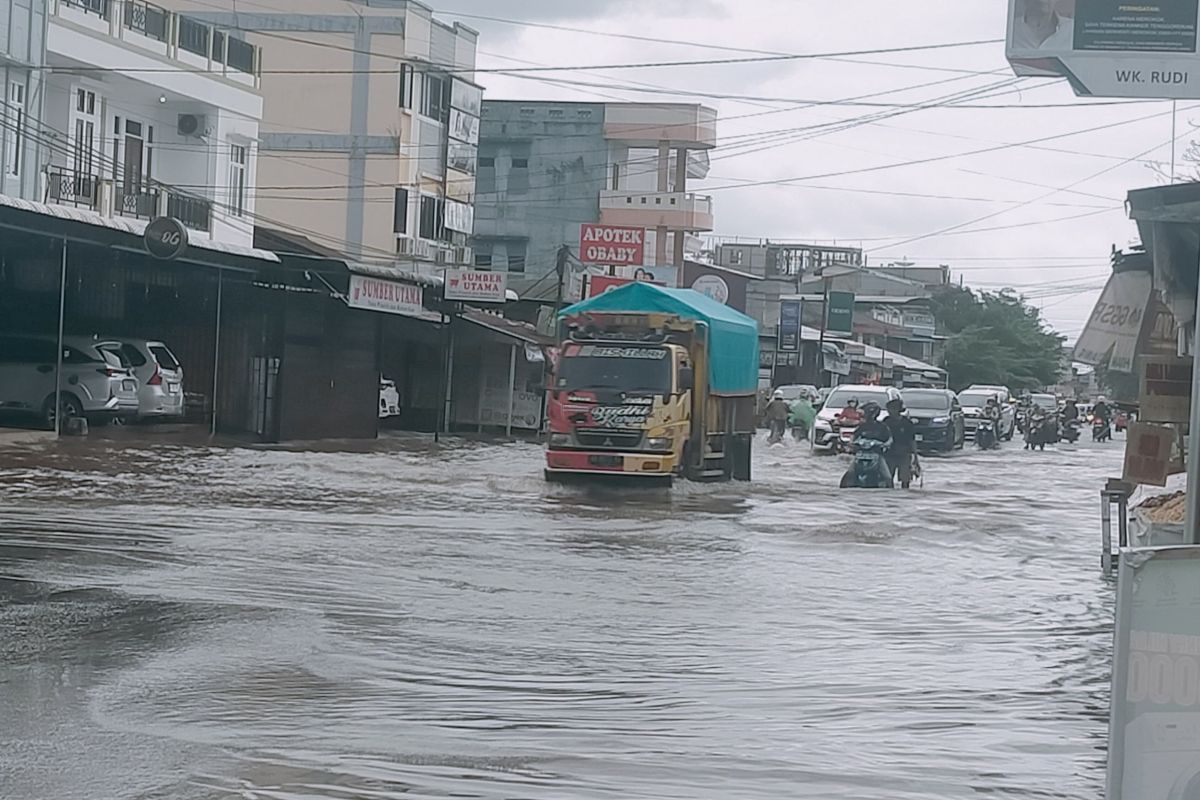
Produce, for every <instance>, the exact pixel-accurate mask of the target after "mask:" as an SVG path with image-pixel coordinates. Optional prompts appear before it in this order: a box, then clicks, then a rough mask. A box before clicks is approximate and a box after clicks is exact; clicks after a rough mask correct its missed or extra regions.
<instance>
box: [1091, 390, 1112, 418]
mask: <svg viewBox="0 0 1200 800" xmlns="http://www.w3.org/2000/svg"><path fill="white" fill-rule="evenodd" d="M1092 416H1094V417H1098V418H1100V419H1102V420H1104V424H1105V425H1108V424H1110V423H1111V422H1112V407H1111V406H1109V404H1108V400H1106V399H1105V397H1104V395H1100V396H1099V397H1097V398H1096V405H1094V406H1092Z"/></svg>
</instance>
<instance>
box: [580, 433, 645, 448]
mask: <svg viewBox="0 0 1200 800" xmlns="http://www.w3.org/2000/svg"><path fill="white" fill-rule="evenodd" d="M644 435H645V433H644V432H643V431H623V430H608V429H605V428H589V429H580V428H576V429H575V438H576V439H577V440H579V444H580V445H582V446H583V447H595V448H598V449H603V450H637V449H638V448H640V447H641V446H642V437H643V436H644Z"/></svg>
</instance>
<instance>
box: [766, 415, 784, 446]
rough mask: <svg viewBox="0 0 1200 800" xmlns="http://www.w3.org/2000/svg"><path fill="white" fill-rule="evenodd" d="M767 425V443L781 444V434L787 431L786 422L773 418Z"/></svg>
mask: <svg viewBox="0 0 1200 800" xmlns="http://www.w3.org/2000/svg"><path fill="white" fill-rule="evenodd" d="M769 425H770V430H771V435H770V436H768V437H767V444H781V443H782V442H783V434H784V433H785V432H786V431H787V422H785V421H784V420H781V419H773V420H771V422H770V423H769Z"/></svg>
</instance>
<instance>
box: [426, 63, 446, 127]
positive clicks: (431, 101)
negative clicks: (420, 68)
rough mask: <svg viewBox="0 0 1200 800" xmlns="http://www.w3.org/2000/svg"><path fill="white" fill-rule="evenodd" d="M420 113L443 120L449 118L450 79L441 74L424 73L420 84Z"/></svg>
mask: <svg viewBox="0 0 1200 800" xmlns="http://www.w3.org/2000/svg"><path fill="white" fill-rule="evenodd" d="M422 89H423V92H422V96H421V113H422V114H424V115H425V116H427V117H429V118H430V119H436V120H441V121H443V122H445V121H446V120H448V119H449V118H450V81H449V80H447V79H446V78H445V77H443V76H441V75H435V74H433V73H429V72H427V73H425V80H424V82H423V85H422Z"/></svg>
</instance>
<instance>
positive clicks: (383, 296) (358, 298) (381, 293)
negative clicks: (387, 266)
mask: <svg viewBox="0 0 1200 800" xmlns="http://www.w3.org/2000/svg"><path fill="white" fill-rule="evenodd" d="M349 299H350V307H351V308H363V309H366V310H368V311H382V312H384V313H385V314H404V315H406V316H410V317H416V316H420V315H421V313H422V312H423V311H424V303H423V302H422V301H423V300H424V291H423V290H422V289H421V287H420V286H413V285H412V284H410V283H397V282H396V281H385V280H380V279H379V278H368V277H367V276H365V275H351V276H350V298H349Z"/></svg>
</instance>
